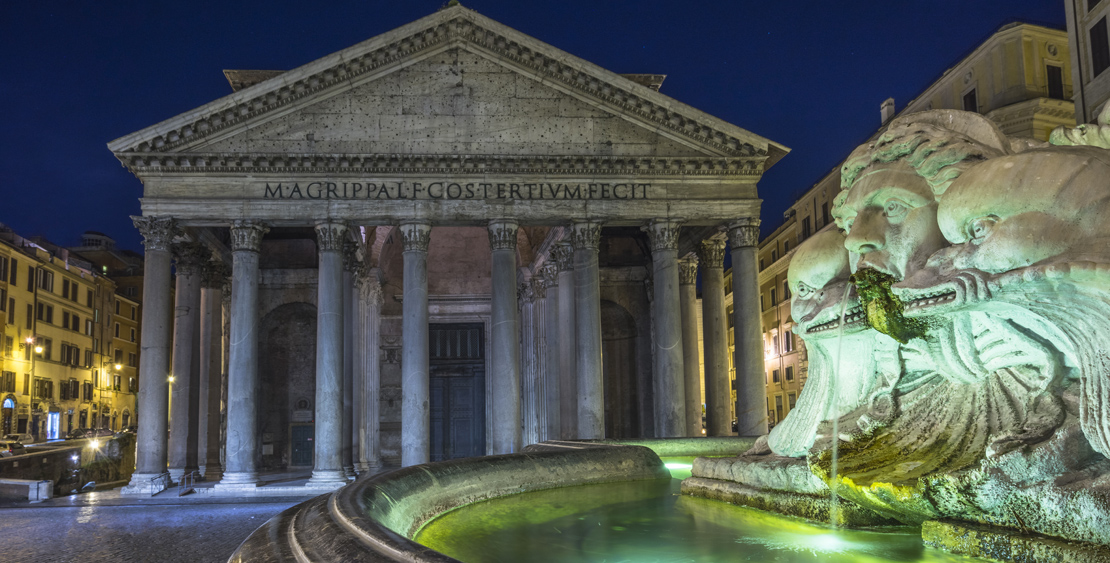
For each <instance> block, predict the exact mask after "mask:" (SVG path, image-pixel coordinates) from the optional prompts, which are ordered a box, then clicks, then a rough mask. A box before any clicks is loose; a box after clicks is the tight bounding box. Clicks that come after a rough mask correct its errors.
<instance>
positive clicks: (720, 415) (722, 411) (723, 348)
mask: <svg viewBox="0 0 1110 563" xmlns="http://www.w3.org/2000/svg"><path fill="white" fill-rule="evenodd" d="M698 258H699V260H700V261H701V267H702V277H701V322H702V335H703V336H702V339H703V340H704V354H705V435H706V436H731V435H732V397H731V389H729V377H728V319H727V318H726V317H725V315H726V313H725V274H724V263H725V241H723V240H712V239H711V240H705V241H702V242H701V244H700V245H698ZM758 320H759V317H758V316H756V321H757V322H758ZM760 359H761V360H762V356H761V357H760ZM759 365H760V369H759V381H760V385H762V384H763V364H762V361H761V363H760V364H759Z"/></svg>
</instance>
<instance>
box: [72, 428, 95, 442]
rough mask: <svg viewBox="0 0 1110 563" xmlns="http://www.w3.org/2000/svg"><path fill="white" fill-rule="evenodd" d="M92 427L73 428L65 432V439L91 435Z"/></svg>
mask: <svg viewBox="0 0 1110 563" xmlns="http://www.w3.org/2000/svg"><path fill="white" fill-rule="evenodd" d="M92 432H93V431H92V429H89V428H74V429H73V430H70V431H69V434H66V440H83V439H85V438H89V437H91V436H92Z"/></svg>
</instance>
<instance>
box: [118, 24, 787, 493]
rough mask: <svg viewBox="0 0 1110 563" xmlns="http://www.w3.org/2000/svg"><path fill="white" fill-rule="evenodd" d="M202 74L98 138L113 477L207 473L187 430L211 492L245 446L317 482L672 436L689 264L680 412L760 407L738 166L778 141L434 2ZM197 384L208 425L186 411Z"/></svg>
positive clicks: (722, 427)
mask: <svg viewBox="0 0 1110 563" xmlns="http://www.w3.org/2000/svg"><path fill="white" fill-rule="evenodd" d="M227 76H228V77H229V80H230V81H231V83H232V87H233V89H234V90H235V91H234V93H232V94H231V95H229V96H227V97H224V98H221V99H218V100H215V101H213V102H212V103H210V104H207V105H205V106H202V107H201V108H198V109H196V110H193V111H190V112H187V113H184V114H182V115H179V116H178V117H175V118H172V119H170V120H167V121H165V122H163V123H160V124H157V125H154V126H152V127H150V128H148V129H145V130H142V131H139V132H136V133H134V134H132V135H129V136H126V137H123V138H121V139H117V140H116V141H113V142H112V143H110V144H109V147H110V148H111V149H112V150H113V152H114V153H115V154H116V156H117V158H119V159H120V160H121V161H122V162H123V163H124V165H125V166H127V167H128V168H129V169H130V170H131V171H132V173H133V174H135V175H136V176H137V177H138V178H139V179H141V180H142V182H143V189H144V195H143V199H142V203H143V215H142V216H141V217H136V218H135V222H136V226H137V227H138V228H139V229H140V231H141V232H142V234H143V236H144V238H145V246H146V255H145V268H144V278H143V282H144V290H143V295H144V306H143V308H142V336H141V339H142V341H143V350H144V354H143V356H142V357H141V358H140V370H141V371H142V373H144V374H145V375H144V380H143V384H142V386H141V387H140V398H139V409H140V410H141V411H142V413H143V416H142V417H140V419H139V421H140V422H139V442H138V470H137V472H136V473H135V476H134V477H133V480H132V483H131V485H129V486H128V487H127V488H125V492H134V493H138V492H144V491H146V490H148V489H147V487H148V483H149V482H150V480H151V479H152V478H155V477H157V476H158V475H160V474H161V473H162V472H164V471H166V470H167V469H168V470H169V473H170V475H171V477H173V478H175V479H176V478H177V477H179V476H180V475H182V474H184V473H186V472H188V471H191V470H194V469H196V468H197V467H198V466H200V465H204V464H205V463H206V462H207V465H208V467H207V468H205V471H206V476H207V471H209V470H213V469H216V466H215V463H220V462H213V460H214V457H213V456H212V455H211V454H212V452H213V451H217V450H222V451H224V452H225V453H224V455H223V456H222V459H223V461H222V464H221V466H220V467H219V468H218V473H219V478H220V479H221V480H220V483H219V484H218V485H217V490H221V491H228V492H229V493H235V492H236V491H242V490H243V489H244V488H250V487H253V486H255V485H256V484H257V482H258V472H259V471H261V470H264V469H267V468H289V467H306V468H308V467H311V468H312V479H310V481H309V487H315V488H322V489H327V488H333V487H336V486H339V485H341V484H343V483H345V482H346V480H347V478H348V477H350V476H351V475H353V473H354V472H356V471H365V470H370V469H374V468H377V467H380V466H383V465H391V464H393V465H405V466H407V465H412V464H417V463H423V462H426V461H429V460H432V459H448V458H452V457H460V456H468V455H478V454H496V453H507V452H513V451H519V449H520V448H521V447H522V446H523V445H524V444H525V443H528V442H532V441H538V440H545V439H552V438H575V437H577V438H600V437H605V436H612V437H649V436H660V437H661V436H683V435H686V434H687V433H694V432H697V433H699V434H700V428H697V429H696V430H695V429H694V426H696V425H697V424H696V423H695V422H692V421H691V420H692V419H694V418H696V414H695V413H696V412H697V411H699V410H700V405H699V404H698V401H699V399H700V396H699V395H700V390H697V387H696V385H697V384H698V383H699V380H700V379H701V377H700V375H699V374H697V372H696V370H687V369H686V368H687V365H688V364H689V365H696V363H697V359H696V358H697V355H698V354H697V345H696V342H697V341H698V340H697V339H698V336H697V329H696V320H695V321H691V322H686V321H687V320H689V319H696V318H697V316H696V314H693V316H690V314H687V313H691V312H693V311H695V307H696V302H695V299H694V294H693V292H692V291H690V290H691V289H692V286H693V282H692V281H691V276H689V275H688V274H689V269H690V267H691V265H692V264H697V263H699V262H700V264H701V266H700V271H701V272H702V277H703V307H702V309H703V315H702V317H703V319H702V320H703V330H704V332H705V335H706V337H705V339H704V351H703V352H702V353H703V354H704V356H705V357H706V358H707V359H706V364H707V366H712V367H707V370H706V375H705V381H706V382H707V383H706V395H707V403H712V404H713V405H714V409H711V412H710V413H709V415H708V417H707V418H708V420H707V424H708V427H709V432H710V434H713V435H725V434H729V433H731V432H732V431H731V429H730V427H729V422H730V421H729V418H731V414H732V412H733V411H736V412H739V413H740V416H739V421H738V425H739V431H740V433H742V434H745V435H750V434H761V433H762V432H763V428H764V427H765V426H766V420H765V418H766V407H765V404H766V400H765V397H764V396H763V393H764V391H765V385H764V382H763V376H762V364H763V360H762V356H763V353H762V345H761V342H760V329H759V311H758V310H757V309H756V308H755V307H754V306H751V305H749V304H752V303H755V301H756V295H757V294H758V287H757V279H756V244H757V241H758V220H757V219H756V217H757V216H758V207H759V200H758V198H757V195H756V182H757V181H758V180H759V178H760V176H761V175H762V172H763V171H764V170H765V169H766V168H767V167H769V166H771V165H773V164H774V163H775V162H776V161H777V160H779V159H780V158H781V157H782V156H784V155H785V154H786V152H787V150H788V149H786V148H785V147H782V146H781V145H778V144H776V143H774V142H773V141H769V140H767V139H764V138H762V137H759V136H758V135H755V134H753V133H751V132H748V131H745V130H743V129H741V128H739V127H736V126H735V125H731V124H728V123H725V122H723V121H721V120H718V119H715V118H713V117H711V116H708V115H705V114H704V113H701V112H699V111H697V110H695V109H694V108H690V107H689V106H686V105H684V104H682V103H680V102H677V101H676V100H673V99H671V98H668V97H666V96H665V95H663V94H661V93H659V92H658V91H657V88H658V86H659V84H658V83H659V82H660V80H661V77H660V76H658V75H653V76H651V77H649V78H651V80H647V79H645V77H644V75H630V76H624V75H618V74H614V73H611V72H609V71H607V70H604V69H601V68H599V67H597V66H595V65H592V64H590V63H588V62H586V61H582V60H580V59H577V58H575V57H573V56H571V55H569V54H567V53H564V52H562V51H559V50H558V49H555V48H554V47H551V46H550V45H546V44H544V43H542V42H539V41H537V40H535V39H533V38H531V37H528V36H527V35H524V34H522V33H520V32H517V31H515V30H512V29H510V28H507V27H505V26H503V25H501V24H498V23H497V22H494V21H492V20H489V19H488V18H485V17H483V16H481V15H479V14H477V13H475V12H473V11H470V10H467V9H465V8H463V7H461V6H453V7H448V8H445V9H443V10H441V11H439V12H437V13H436V14H433V15H431V16H428V17H427V18H424V19H421V20H418V21H416V22H413V23H412V24H409V25H407V26H404V27H401V28H398V29H396V30H394V31H391V32H388V33H386V34H384V35H381V36H378V37H375V38H373V39H370V40H368V41H366V42H363V43H360V44H358V45H355V46H353V47H350V48H348V49H346V50H344V51H341V52H339V53H335V54H333V55H330V56H328V57H324V58H323V59H320V60H318V61H315V62H312V63H309V64H307V65H305V66H302V67H300V68H297V69H294V70H290V71H287V72H283V73H265V72H264V73H258V72H244V71H234V72H229V73H227ZM726 238H727V239H728V240H729V242H730V243H731V259H732V261H733V264H736V265H738V268H740V269H739V273H738V274H735V275H734V276H733V277H732V278H731V281H732V285H731V287H732V292H733V293H734V294H737V295H741V296H743V297H742V298H741V299H738V300H737V303H738V304H739V306H738V307H736V308H734V309H733V312H732V315H731V316H727V315H726V306H725V281H724V272H723V267H722V266H721V264H722V262H723V258H724V253H725V252H726V245H725V239H726ZM695 255H696V256H697V260H698V261H697V262H694V260H693V258H692V257H693V256H695ZM171 261H172V262H173V263H174V266H175V267H176V269H175V270H171ZM696 267H697V266H695V268H696ZM218 268H225V269H227V270H228V271H229V272H230V279H229V285H228V289H224V285H223V284H222V283H218V282H216V281H213V282H209V281H207V280H208V277H209V272H211V271H212V270H214V269H218ZM696 272H697V270H695V273H696ZM215 277H216V278H218V277H219V276H215ZM171 280H173V284H174V285H175V286H176V289H175V291H174V292H172V293H171V291H170V287H171ZM224 299H227V305H226V306H225V307H223V308H222V309H220V308H218V307H217V305H216V304H217V303H222V302H223V300H224ZM171 300H172V303H171ZM171 311H175V313H174V314H173V315H171ZM729 327H732V330H731V331H730V330H729ZM121 330H122V329H121ZM221 331H222V334H221ZM729 332H734V333H735V334H733V335H732V336H729V334H728V333H729ZM730 338H731V341H732V342H734V343H736V345H735V346H734V348H735V357H734V358H732V360H729V359H728V358H727V356H728V353H729V347H728V344H727V343H728V342H729V341H730ZM221 342H223V343H225V344H223V345H221V344H220V343H221ZM221 346H226V349H225V350H223V351H217V349H218V348H220V347H221ZM220 356H223V357H226V372H225V373H226V378H222V377H221V375H222V374H220V373H219V370H220V366H219V362H218V361H217V360H215V358H217V357H220ZM687 358H691V359H689V360H687ZM730 364H733V365H736V366H738V367H737V368H736V372H737V373H738V374H739V375H738V377H737V380H738V381H739V382H740V386H739V387H740V388H739V389H738V392H737V394H736V400H735V401H736V403H735V404H730V392H729V376H728V370H729V366H730ZM204 385H207V388H206V390H203V391H202V386H204ZM223 388H225V389H226V391H224V390H223ZM687 389H692V391H691V392H689V393H687V392H686V390H687ZM221 394H226V402H225V405H226V416H225V426H226V430H225V432H223V433H222V435H221V434H219V433H218V432H217V428H218V426H219V424H213V421H217V420H218V417H217V416H215V415H214V413H213V412H212V410H211V408H210V409H209V411H208V413H207V414H204V410H203V409H204V405H213V404H218V403H219V401H218V400H216V399H215V397H217V396H218V395H221ZM710 395H711V396H712V397H713V399H712V400H710V399H709V396H710ZM167 421H168V424H169V428H168V437H167V428H166V424H167ZM206 423H207V428H204V425H205V424H206ZM204 444H208V445H209V446H208V449H207V450H205V448H204V446H202V445H204Z"/></svg>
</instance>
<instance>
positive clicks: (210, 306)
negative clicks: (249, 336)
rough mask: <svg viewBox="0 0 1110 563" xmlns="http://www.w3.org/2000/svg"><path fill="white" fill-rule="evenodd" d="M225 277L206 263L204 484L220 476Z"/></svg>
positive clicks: (202, 356) (202, 394)
mask: <svg viewBox="0 0 1110 563" xmlns="http://www.w3.org/2000/svg"><path fill="white" fill-rule="evenodd" d="M227 274H228V269H227V266H225V265H224V264H223V263H222V262H209V263H208V264H206V265H205V268H204V271H203V272H202V274H201V275H202V280H203V282H202V288H201V291H200V413H199V416H198V419H199V421H200V430H199V434H200V446H199V451H198V452H197V458H198V459H199V460H200V466H201V467H200V470H201V474H203V475H204V479H205V480H206V481H218V480H219V479H220V477H222V476H223V467H222V465H221V464H220V394H221V391H222V389H221V387H222V382H223V286H224V283H225V282H226V278H227Z"/></svg>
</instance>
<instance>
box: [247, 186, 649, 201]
mask: <svg viewBox="0 0 1110 563" xmlns="http://www.w3.org/2000/svg"><path fill="white" fill-rule="evenodd" d="M650 187H651V184H635V183H615V184H607V183H596V184H595V183H586V184H582V183H577V184H560V183H528V184H518V183H486V182H465V183H462V182H431V183H427V184H424V183H420V182H266V187H265V191H264V193H263V196H262V197H263V198H264V199H428V200H435V199H521V200H533V199H556V200H566V199H647V192H648V189H649V188H650Z"/></svg>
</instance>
